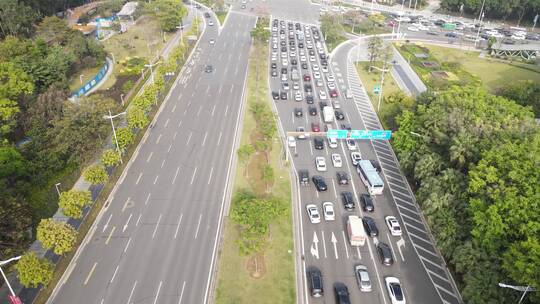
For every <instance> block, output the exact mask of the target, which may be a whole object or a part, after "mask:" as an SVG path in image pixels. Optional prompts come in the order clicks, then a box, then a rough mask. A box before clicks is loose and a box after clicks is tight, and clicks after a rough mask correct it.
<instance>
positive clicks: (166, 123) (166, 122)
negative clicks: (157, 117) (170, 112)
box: [163, 118, 169, 128]
mask: <svg viewBox="0 0 540 304" xmlns="http://www.w3.org/2000/svg"><path fill="white" fill-rule="evenodd" d="M168 124H169V118H167V120H166V121H165V125H164V126H163V127H165V128H166V127H167V125H168Z"/></svg>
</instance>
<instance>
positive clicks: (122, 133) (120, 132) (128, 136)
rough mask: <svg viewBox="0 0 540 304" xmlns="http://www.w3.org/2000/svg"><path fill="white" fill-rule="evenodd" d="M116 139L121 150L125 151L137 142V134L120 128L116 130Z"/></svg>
mask: <svg viewBox="0 0 540 304" xmlns="http://www.w3.org/2000/svg"><path fill="white" fill-rule="evenodd" d="M116 138H117V139H118V146H119V147H120V150H122V151H124V150H125V149H126V148H127V146H129V145H131V144H132V143H133V141H134V140H135V134H133V131H131V129H129V128H125V127H124V128H118V129H116Z"/></svg>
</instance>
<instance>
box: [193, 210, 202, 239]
mask: <svg viewBox="0 0 540 304" xmlns="http://www.w3.org/2000/svg"><path fill="white" fill-rule="evenodd" d="M201 219H202V214H199V223H197V230H195V239H197V236H198V235H199V228H200V227H201Z"/></svg>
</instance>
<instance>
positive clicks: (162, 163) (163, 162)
mask: <svg viewBox="0 0 540 304" xmlns="http://www.w3.org/2000/svg"><path fill="white" fill-rule="evenodd" d="M163 165H165V160H163V161H162V162H161V168H163Z"/></svg>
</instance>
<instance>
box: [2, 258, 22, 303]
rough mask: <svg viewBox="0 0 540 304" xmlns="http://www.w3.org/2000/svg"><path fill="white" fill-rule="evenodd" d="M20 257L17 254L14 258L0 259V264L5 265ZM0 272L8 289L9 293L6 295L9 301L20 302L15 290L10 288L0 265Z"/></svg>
mask: <svg viewBox="0 0 540 304" xmlns="http://www.w3.org/2000/svg"><path fill="white" fill-rule="evenodd" d="M20 258H21V256H17V257H14V258H11V259H8V260H5V261H0V266H2V265H5V264H7V263H9V262H13V261H17V260H19V259H20ZM0 273H1V274H2V277H3V278H4V281H6V285H7V287H8V289H9V293H11V294H10V295H9V296H8V299H9V302H10V303H11V304H22V301H21V299H20V298H19V297H18V296H17V295H16V294H15V292H14V291H13V288H11V285H10V284H9V281H8V279H7V277H6V274H5V273H4V271H3V270H2V267H0Z"/></svg>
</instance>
